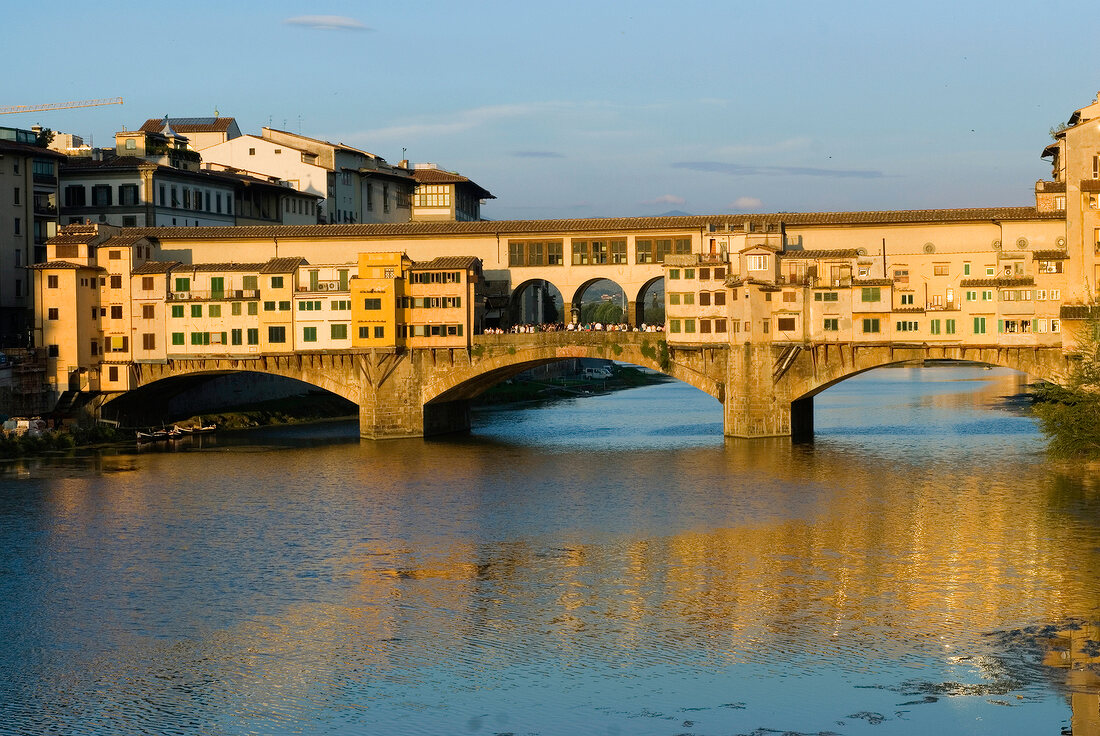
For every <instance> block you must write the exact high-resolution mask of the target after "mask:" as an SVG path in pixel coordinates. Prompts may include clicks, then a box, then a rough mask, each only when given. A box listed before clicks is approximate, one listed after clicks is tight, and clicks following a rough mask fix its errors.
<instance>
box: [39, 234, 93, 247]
mask: <svg viewBox="0 0 1100 736" xmlns="http://www.w3.org/2000/svg"><path fill="white" fill-rule="evenodd" d="M96 237H97V233H95V232H89V233H61V234H60V235H54V236H53V237H52V238H50V239H49V240H47V241H46V242H47V243H49V244H50V245H83V244H84V243H87V242H88V241H89V240H95V238H96Z"/></svg>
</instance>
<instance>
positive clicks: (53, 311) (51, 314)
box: [46, 307, 58, 319]
mask: <svg viewBox="0 0 1100 736" xmlns="http://www.w3.org/2000/svg"><path fill="white" fill-rule="evenodd" d="M46 319H58V316H57V307H50V308H49V309H48V310H46Z"/></svg>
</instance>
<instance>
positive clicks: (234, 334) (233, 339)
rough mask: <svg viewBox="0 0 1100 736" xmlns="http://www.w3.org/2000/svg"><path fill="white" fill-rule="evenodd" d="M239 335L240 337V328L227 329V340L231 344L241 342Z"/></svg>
mask: <svg viewBox="0 0 1100 736" xmlns="http://www.w3.org/2000/svg"><path fill="white" fill-rule="evenodd" d="M241 337H242V331H241V330H239V329H238V330H230V331H229V340H230V343H231V344H233V345H240V344H241Z"/></svg>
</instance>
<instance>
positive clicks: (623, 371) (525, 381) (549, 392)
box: [473, 366, 675, 407]
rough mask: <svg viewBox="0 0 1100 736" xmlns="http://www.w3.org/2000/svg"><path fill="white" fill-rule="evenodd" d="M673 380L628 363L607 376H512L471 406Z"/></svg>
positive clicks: (601, 391)
mask: <svg viewBox="0 0 1100 736" xmlns="http://www.w3.org/2000/svg"><path fill="white" fill-rule="evenodd" d="M672 380H675V379H673V378H671V377H669V376H666V375H664V374H662V373H653V372H651V371H645V370H642V369H639V368H634V367H632V366H620V367H618V368H616V369H615V371H614V373H613V374H612V375H611V376H610V377H608V378H580V377H564V378H554V379H534V378H521V377H520V376H516V377H515V378H512V379H509V380H507V381H504V382H503V383H499V384H497V385H496V386H493V387H492V388H490V389H489V390H488V391H486V392H485V393H483V394H481V395H480V396H478V397H477V398H476V399H474V401H473V404H474V406H479V407H485V406H494V407H495V406H502V405H506V404H519V403H529V402H536V401H553V400H555V399H569V398H575V397H577V396H591V395H593V394H605V393H610V392H612V391H622V390H624V389H628V388H637V387H638V386H652V385H654V384H658V383H666V382H668V381H672Z"/></svg>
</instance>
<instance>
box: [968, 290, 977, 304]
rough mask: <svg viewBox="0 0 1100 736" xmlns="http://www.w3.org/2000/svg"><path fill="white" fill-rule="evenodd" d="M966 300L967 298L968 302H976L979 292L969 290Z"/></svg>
mask: <svg viewBox="0 0 1100 736" xmlns="http://www.w3.org/2000/svg"><path fill="white" fill-rule="evenodd" d="M966 300H967V301H968V302H976V301H978V292H976V291H968V292H966Z"/></svg>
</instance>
